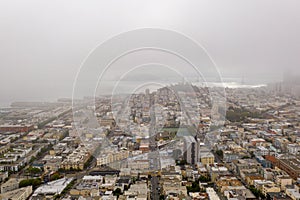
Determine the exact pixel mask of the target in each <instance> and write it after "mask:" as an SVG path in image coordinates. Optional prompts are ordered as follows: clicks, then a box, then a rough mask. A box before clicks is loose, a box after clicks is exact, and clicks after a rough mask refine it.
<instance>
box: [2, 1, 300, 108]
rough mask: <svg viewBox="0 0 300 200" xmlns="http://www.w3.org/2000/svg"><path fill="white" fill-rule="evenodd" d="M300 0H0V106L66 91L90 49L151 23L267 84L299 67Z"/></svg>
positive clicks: (228, 68) (235, 73) (226, 72)
mask: <svg viewBox="0 0 300 200" xmlns="http://www.w3.org/2000/svg"><path fill="white" fill-rule="evenodd" d="M299 8H300V1H298V0H287V1H283V0H281V1H279V0H247V1H239V0H235V1H231V0H227V1H213V0H207V1H196V0H195V1H186V0H182V1H175V0H169V1H167V0H165V1H162V0H151V1H146V0H136V1H130V0H128V1H116V0H107V1H104V0H102V1H84V0H81V1H75V0H65V1H62V0H57V1H55V0H51V1H50V0H49V1H40V0H36V1H32V0H27V1H24V0H20V1H14V0H2V1H0V41H1V42H0V69H1V73H0V91H1V96H0V105H7V104H8V103H9V102H10V101H20V100H48V99H50V100H54V99H56V98H59V97H71V95H72V86H73V81H74V79H75V77H76V73H77V71H78V69H79V67H80V65H81V63H82V62H83V60H84V59H85V58H86V57H87V55H88V54H89V52H90V51H91V50H92V49H93V48H95V47H96V46H97V45H98V44H100V43H101V42H103V41H105V40H107V39H108V38H110V37H111V36H113V35H116V34H118V33H121V32H124V31H129V30H132V29H137V28H143V27H153V28H162V29H171V30H175V31H179V32H181V33H184V34H186V35H187V36H189V37H191V38H193V39H195V40H196V41H197V42H199V43H200V44H202V45H203V46H204V47H205V48H206V50H207V51H208V52H209V54H210V56H211V57H212V58H213V60H214V61H215V62H216V63H217V65H218V67H219V70H220V72H221V76H222V77H224V78H226V77H234V78H241V77H244V79H245V81H252V82H253V81H254V82H255V81H257V82H259V83H262V82H265V83H266V82H270V81H276V80H279V79H282V75H283V73H285V72H286V71H289V72H292V73H293V74H295V73H296V74H297V73H300V67H299V66H300V55H299V53H300V37H299V36H300V12H299Z"/></svg>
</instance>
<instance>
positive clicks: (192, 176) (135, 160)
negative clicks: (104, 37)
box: [0, 83, 300, 200]
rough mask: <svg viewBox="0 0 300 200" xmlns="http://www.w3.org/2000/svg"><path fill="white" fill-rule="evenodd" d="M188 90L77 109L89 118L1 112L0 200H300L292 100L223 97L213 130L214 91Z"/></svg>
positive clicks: (298, 113) (55, 106)
mask: <svg viewBox="0 0 300 200" xmlns="http://www.w3.org/2000/svg"><path fill="white" fill-rule="evenodd" d="M185 87H186V85H185V84H184V83H180V84H177V85H173V86H171V87H162V88H159V89H157V90H154V91H150V90H149V89H146V90H145V91H144V92H140V93H136V94H131V95H129V96H128V97H126V98H122V97H121V95H120V96H114V97H113V98H112V97H111V96H101V97H97V98H95V99H93V98H90V97H86V98H84V99H77V100H73V101H76V102H77V105H80V106H81V107H82V108H84V109H87V110H91V111H93V114H92V116H93V117H90V116H88V115H86V113H85V112H84V110H80V109H79V110H78V109H74V107H73V106H72V100H71V99H67V98H66V99H58V100H57V101H56V102H14V103H12V104H11V106H10V107H7V108H1V110H0V123H1V124H0V132H1V135H0V158H1V160H0V171H1V172H0V181H1V186H0V187H1V188H0V192H1V194H0V198H1V199H13V200H15V199H32V200H42V199H65V200H67V199H81V200H84V199H101V200H115V199H120V200H134V199H138V200H146V199H154V200H156V199H174V200H176V199H179V200H183V199H203V200H205V199H208V200H209V199H211V200H215V199H216V200H218V199H221V200H225V199H226V200H227V199H228V200H254V199H270V200H275V199H276V200H279V199H282V200H283V199H293V200H296V199H300V191H299V186H300V156H299V155H300V140H299V136H300V125H299V118H300V98H299V94H298V93H297V92H295V91H296V90H292V87H290V86H288V87H287V86H286V85H283V84H281V83H276V84H270V85H268V86H262V87H247V88H246V87H243V88H225V89H224V90H225V92H226V102H225V105H224V108H222V107H221V108H219V111H220V112H222V111H224V115H225V116H224V123H223V124H216V123H214V122H213V116H212V113H213V112H212V108H213V102H212V99H211V96H210V95H211V94H210V89H209V88H208V87H201V86H195V85H193V86H191V87H192V88H193V91H194V92H193V93H192V94H191V93H188V92H186V91H187V90H185ZM182 96H184V99H183V100H182V101H179V98H180V97H182ZM192 97H194V98H192ZM112 99H113V100H112ZM124 99H126V104H122V103H120V102H122V101H123V100H124ZM91 101H93V102H94V103H95V106H94V107H92V108H91V107H89V106H87V107H88V108H87V107H85V105H89V103H90V102H91ZM86 103H87V104H86ZM73 105H74V102H73ZM124 105H125V106H124ZM183 105H184V106H183ZM186 111H188V112H186ZM76 119H80V120H76Z"/></svg>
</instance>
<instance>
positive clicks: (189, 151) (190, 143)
mask: <svg viewBox="0 0 300 200" xmlns="http://www.w3.org/2000/svg"><path fill="white" fill-rule="evenodd" d="M183 151H184V152H183V157H184V159H185V160H186V161H187V163H189V164H192V165H194V164H196V163H197V162H198V142H197V141H196V140H195V138H194V137H193V136H184V149H183Z"/></svg>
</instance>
